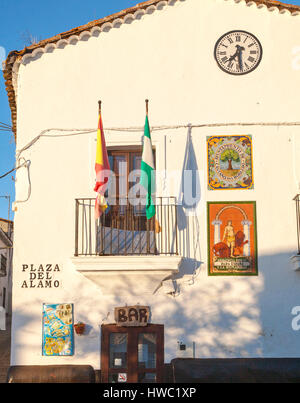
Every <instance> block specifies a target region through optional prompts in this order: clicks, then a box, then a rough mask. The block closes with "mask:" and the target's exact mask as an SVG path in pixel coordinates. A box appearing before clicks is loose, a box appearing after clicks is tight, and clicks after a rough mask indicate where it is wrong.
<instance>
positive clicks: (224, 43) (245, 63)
mask: <svg viewBox="0 0 300 403" xmlns="http://www.w3.org/2000/svg"><path fill="white" fill-rule="evenodd" d="M262 55H263V49H262V46H261V43H260V41H259V40H258V39H257V37H256V36H255V35H253V34H251V33H250V32H247V31H243V30H233V31H229V32H227V33H226V34H224V35H222V36H221V37H220V38H219V39H218V40H217V42H216V44H215V48H214V57H215V60H216V62H217V65H218V66H219V68H220V69H221V70H223V71H224V72H226V73H228V74H232V75H235V76H240V75H245V74H249V73H251V72H252V71H254V70H255V69H256V68H257V67H258V66H259V64H260V62H261V59H262Z"/></svg>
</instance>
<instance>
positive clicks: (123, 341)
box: [101, 324, 164, 383]
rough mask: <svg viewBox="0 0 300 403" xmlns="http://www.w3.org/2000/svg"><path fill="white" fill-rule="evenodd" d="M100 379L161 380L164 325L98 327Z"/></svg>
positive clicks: (124, 380) (145, 381)
mask: <svg viewBox="0 0 300 403" xmlns="http://www.w3.org/2000/svg"><path fill="white" fill-rule="evenodd" d="M101 330H102V334H101V381H102V382H103V383H121V382H127V383H159V382H163V367H164V326H163V325H152V324H151V325H147V326H145V327H131V328H130V327H118V326H116V325H102V327H101Z"/></svg>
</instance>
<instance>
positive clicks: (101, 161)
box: [94, 113, 110, 220]
mask: <svg viewBox="0 0 300 403" xmlns="http://www.w3.org/2000/svg"><path fill="white" fill-rule="evenodd" d="M95 171H96V185H95V188H94V191H95V192H97V193H98V195H97V197H96V203H95V219H96V220H97V219H98V218H99V217H101V215H102V214H103V212H104V211H105V210H106V209H107V202H106V200H105V197H104V193H105V191H106V188H107V182H108V179H109V171H110V166H109V160H108V154H107V149H106V144H105V137H104V131H103V124H102V116H101V113H99V122H98V131H97V151H96V163H95Z"/></svg>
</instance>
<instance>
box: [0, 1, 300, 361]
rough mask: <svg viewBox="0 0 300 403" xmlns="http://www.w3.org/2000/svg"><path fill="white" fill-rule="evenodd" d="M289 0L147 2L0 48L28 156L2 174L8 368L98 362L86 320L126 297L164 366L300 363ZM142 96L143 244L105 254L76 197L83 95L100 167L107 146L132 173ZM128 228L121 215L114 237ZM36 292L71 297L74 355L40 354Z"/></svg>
mask: <svg viewBox="0 0 300 403" xmlns="http://www.w3.org/2000/svg"><path fill="white" fill-rule="evenodd" d="M276 3H277V2H276ZM299 12H300V9H299V10H298V9H297V7H296V6H295V7H293V6H290V7H289V6H284V5H281V3H278V4H277V5H274V4H273V2H272V1H270V2H268V1H263V2H262V1H251V2H248V1H233V0H228V1H225V0H202V1H199V0H184V1H179V0H178V1H160V2H159V1H148V2H146V3H141V4H140V5H138V6H136V7H135V8H133V9H129V10H125V11H123V12H121V13H119V14H118V15H115V16H112V17H107V18H106V19H103V20H99V21H98V22H94V23H90V24H87V25H86V26H84V27H79V28H77V29H74V30H72V31H70V32H68V33H64V34H61V35H59V36H57V37H55V38H51V39H50V40H47V41H42V42H40V43H39V44H38V45H33V46H31V47H29V48H27V49H26V50H25V51H22V52H15V53H12V54H11V55H9V57H8V59H7V63H6V70H5V72H4V74H5V75H6V78H7V80H8V81H10V83H11V85H10V86H9V85H8V91H11V93H12V94H13V98H14V102H15V106H13V103H12V102H11V106H12V113H13V119H14V121H15V131H16V149H17V163H18V164H22V163H24V162H25V161H27V163H26V164H25V165H24V166H23V167H22V168H20V169H18V170H17V174H16V175H17V176H16V179H17V181H16V202H15V220H14V258H13V267H14V273H13V316H12V350H11V365H64V364H72V365H92V366H93V367H94V368H95V369H100V367H101V326H102V325H105V324H111V323H114V308H115V307H122V306H126V305H127V306H138V305H140V306H146V307H149V308H150V312H151V319H149V321H150V323H152V324H161V325H163V326H164V362H166V363H168V362H170V361H171V360H172V359H173V358H175V357H176V356H178V355H180V354H186V355H185V356H189V357H194V358H236V357H247V358H248V357H263V358H267V357H278V358H280V357H299V347H300V344H299V332H297V330H296V328H297V326H296V328H295V326H293V320H294V323H295V320H296V321H297V313H298V311H297V308H295V307H297V306H299V305H300V299H299V298H300V297H299V285H300V278H299V273H298V272H297V271H296V270H295V268H294V266H293V265H292V263H291V257H292V256H294V255H297V253H298V251H297V220H296V213H295V202H294V201H293V198H294V197H295V196H296V195H297V193H298V192H299V183H300V166H299V156H300V140H299V136H300V129H299V122H300V119H299V103H300V95H299V91H298V87H299V85H300V62H299V46H300V45H299V41H298V39H297V38H298V36H299V35H298V34H299V30H300V15H299ZM228 33H230V35H233V36H232V37H231V36H230V35H229V36H228V35H227V36H226V35H225V34H228ZM224 35H225V36H224ZM243 35H244V36H243ZM231 38H233V39H232V40H233V41H234V43H233V44H232V43H231ZM253 41H254V42H253ZM253 43H254V44H253ZM252 44H253V45H252ZM222 45H223V52H224V53H223V54H222V49H221V48H220V47H222ZM231 45H234V48H231ZM237 46H239V47H237ZM220 49H221V50H220ZM232 49H234V51H233V50H232ZM251 51H254V53H251ZM228 52H229V53H228ZM234 52H236V53H234ZM255 52H256V53H255ZM224 58H225V59H224ZM222 59H223V61H222ZM231 64H232V66H231ZM245 73H246V74H245ZM145 99H149V120H150V125H151V128H152V133H151V135H152V145H153V150H154V151H155V161H156V170H157V178H156V185H157V187H156V196H157V200H159V202H158V205H157V220H158V221H159V225H160V230H154V227H153V228H152V230H151V231H152V232H151V231H150V232H151V234H150V242H152V241H154V240H155V239H156V246H155V250H152V251H150V252H149V250H147V251H146V252H145V250H144V249H143V250H142V251H141V250H140V253H138V252H136V251H135V253H131V252H132V251H133V249H130V248H136V247H137V244H135V240H134V236H135V235H132V238H129V241H128V242H129V244H130V242H132V243H131V244H130V245H129V244H128V245H129V246H128V248H129V249H128V250H125V249H126V241H125V243H124V242H123V250H121V251H120V249H119V252H118V253H117V252H114V251H113V250H112V249H113V248H115V246H116V243H114V244H113V246H112V248H111V249H110V245H111V244H109V243H108V244H107V245H108V246H107V248H108V249H105V247H104V249H103V247H102V249H101V248H100V249H99V248H98V247H99V244H98V246H97V239H96V235H95V234H96V232H95V226H94V221H93V219H92V218H91V219H89V217H88V215H89V214H92V215H93V208H91V209H89V207H88V206H90V205H91V206H92V207H93V204H87V203H89V202H87V200H88V199H89V198H91V199H93V198H94V197H95V192H94V191H93V188H94V183H95V171H94V164H95V149H96V135H97V133H96V129H97V112H98V100H101V101H102V118H103V125H104V132H105V138H106V145H107V148H108V151H109V155H110V161H118V158H119V157H120V155H121V157H120V158H121V160H122V161H123V162H124V158H125V162H126V161H127V162H128V161H129V162H128V164H129V165H130V164H131V167H132V168H134V167H135V166H134V161H136V160H135V158H137V159H138V158H139V156H140V154H139V153H140V151H141V147H142V136H143V125H144V118H145ZM10 101H11V99H10ZM16 113H17V115H16ZM245 138H246V140H245ZM214 141H215V142H214ZM249 142H250V143H251V144H250V143H249ZM218 144H223V145H224V144H225V148H224V149H220V150H219V149H217V147H218ZM226 144H231V145H230V147H229V146H226ZM247 144H248V146H247ZM226 147H227V148H226ZM243 147H244V148H243ZM247 147H248V148H247ZM228 148H229V149H230V150H232V149H234V150H235V153H234V150H233V151H232V153H233V154H232V156H231V157H228V155H229V154H226V153H225V151H226V150H227V149H228ZM130 153H132V154H130ZM134 153H136V154H134ZM214 153H215V154H218V153H219V154H218V155H219V157H218V158H219V159H217V157H216V158H215V159H213V158H214V157H213V155H214ZM133 154H134V155H133ZM124 155H126V157H124ZM226 155H227V157H226ZM126 158H128V159H127V160H126ZM229 159H230V160H232V159H233V162H232V164H233V165H231V166H230V165H229ZM234 160H235V162H234ZM130 161H133V162H130ZM211 161H212V163H214V161H215V164H217V166H216V165H214V167H215V168H216V169H215V170H211V166H210V165H209V163H210V162H211ZM216 161H217V163H216ZM225 163H228V166H226V167H225ZM218 164H219V165H218ZM234 164H235V165H234ZM218 167H219V168H218ZM243 167H244V168H245V169H244V168H243ZM217 168H218V169H219V170H218V169H217ZM243 169H244V171H243ZM185 171H188V172H190V174H186V175H187V176H186V177H185V176H184V172H185ZM229 171H230V172H229ZM218 172H219V173H220V175H221V177H222V175H223V180H222V179H220V176H219V182H218V180H217V178H218ZM240 172H242V174H241V175H240ZM119 173H120V172H119ZM189 175H191V176H189ZM239 175H240V176H239ZM189 178H192V181H191V182H189ZM218 186H219V187H218ZM171 197H174V198H175V199H172V201H170V200H171V199H169V198H171ZM160 198H164V200H167V201H163V202H160V200H162V199H160ZM75 200H77V203H76V202H75ZM82 200H84V201H82ZM174 200H175V201H174ZM173 201H174V202H173ZM84 203H86V204H84ZM159 203H162V204H161V206H162V207H161V209H160V207H159V206H160V205H159ZM167 205H168V206H169V207H167ZM175 205H178V207H177V211H176V215H174V214H175V213H174V211H175V207H174V206H175ZM82 206H84V207H82ZM173 207H174V208H173ZM230 209H231V210H230ZM233 209H234V210H233ZM221 210H222V211H221ZM135 213H136V212H135V211H133V213H132V217H133V216H134V215H135ZM76 214H77V215H76ZM84 214H85V216H84ZM226 214H227V215H226ZM239 214H240V216H239ZM76 217H77V219H76ZM176 217H177V218H176ZM90 222H91V223H92V224H91V226H89V224H88V225H87V224H86V223H90ZM112 222H113V221H112V218H111V221H110V225H111V226H113V224H112ZM230 222H231V223H230ZM225 225H227V226H226V229H225ZM108 226H109V225H106V226H105V225H104V233H105V230H106V227H108ZM113 228H114V231H115V232H114V231H112V230H110V232H108V233H107V234H108V235H107V239H108V242H109V238H110V237H111V239H112V238H113V237H115V236H116V234H117V231H118V230H119V228H118V227H117V226H113ZM232 228H233V229H232ZM238 230H239V231H240V233H241V234H242V242H241V243H239V240H238V235H237V233H238ZM88 231H91V234H90V235H89V234H88V233H87V232H88ZM168 231H169V235H167V232H168ZM231 231H233V235H232V234H231ZM136 232H137V233H138V229H137V228H133V227H126V228H125V227H123V232H122V236H123V237H124V236H125V233H126V234H127V235H129V234H130V233H134V234H135V233H136ZM144 233H145V229H144ZM98 234H99V232H98ZM105 234H106V233H105ZM176 234H177V236H176ZM105 236H106V235H105ZM151 237H152V238H151ZM101 239H102V240H103V238H101ZM130 240H131V241H130ZM151 240H152V241H151ZM123 241H124V240H123ZM220 244H221V245H220ZM124 245H125V249H124ZM216 245H219V249H218V248H217V247H216ZM224 245H225V246H224ZM97 248H98V249H97ZM222 248H223V249H222ZM237 248H240V249H237ZM103 251H104V253H103ZM101 252H102V253H101ZM143 252H144V253H143ZM97 254H98V255H97ZM250 255H251V256H250ZM215 262H217V264H215ZM222 270H223V271H222ZM243 270H244V271H243ZM166 280H167V281H166ZM44 304H72V307H73V320H74V323H75V322H84V323H85V324H86V326H87V330H86V332H85V334H84V335H83V336H77V335H76V334H75V335H74V344H73V346H74V350H73V352H72V354H70V355H68V356H47V355H43V351H42V343H43V341H42V340H43V322H42V314H43V306H45V305H44ZM292 311H293V313H292ZM180 343H181V344H185V345H186V346H187V349H186V350H185V352H184V351H183V352H182V351H181V352H180V350H179V349H178V346H179V345H180ZM102 348H103V346H102ZM120 359H121V358H120ZM116 365H117V364H116Z"/></svg>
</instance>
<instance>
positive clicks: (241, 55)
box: [237, 45, 245, 71]
mask: <svg viewBox="0 0 300 403" xmlns="http://www.w3.org/2000/svg"><path fill="white" fill-rule="evenodd" d="M243 50H245V48H243V47H242V46H239V45H237V52H238V59H239V67H240V70H241V71H243V53H242V52H243Z"/></svg>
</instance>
